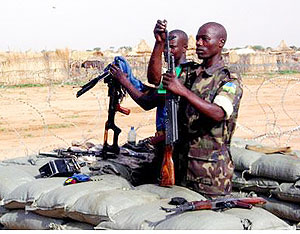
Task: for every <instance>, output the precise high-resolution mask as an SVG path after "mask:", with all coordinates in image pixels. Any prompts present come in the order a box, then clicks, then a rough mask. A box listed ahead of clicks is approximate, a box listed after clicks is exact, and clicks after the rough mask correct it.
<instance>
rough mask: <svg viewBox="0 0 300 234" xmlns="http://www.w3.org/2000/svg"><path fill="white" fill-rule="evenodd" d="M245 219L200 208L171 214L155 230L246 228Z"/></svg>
mask: <svg viewBox="0 0 300 234" xmlns="http://www.w3.org/2000/svg"><path fill="white" fill-rule="evenodd" d="M243 223H245V221H244V220H242V219H240V218H238V217H236V216H235V215H230V214H226V213H224V212H217V211H212V210H198V211H193V212H185V213H182V214H178V215H174V216H170V218H168V219H166V220H164V221H163V222H160V223H158V224H157V225H155V228H154V229H155V230H244V226H243Z"/></svg>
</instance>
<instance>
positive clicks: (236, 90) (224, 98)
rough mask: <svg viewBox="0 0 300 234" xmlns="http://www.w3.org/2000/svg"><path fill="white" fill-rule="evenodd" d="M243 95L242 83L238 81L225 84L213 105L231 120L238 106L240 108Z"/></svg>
mask: <svg viewBox="0 0 300 234" xmlns="http://www.w3.org/2000/svg"><path fill="white" fill-rule="evenodd" d="M242 95H243V89H242V87H241V84H240V82H239V81H238V80H237V79H236V80H232V81H229V82H227V83H225V84H224V85H223V86H222V87H221V88H220V89H219V92H218V93H217V95H216V97H215V99H214V100H213V103H214V104H216V105H218V106H219V107H221V108H222V109H223V110H224V113H225V118H226V119H229V118H230V116H231V114H232V113H233V111H234V107H235V106H236V105H238V106H239V104H240V100H241V98H242Z"/></svg>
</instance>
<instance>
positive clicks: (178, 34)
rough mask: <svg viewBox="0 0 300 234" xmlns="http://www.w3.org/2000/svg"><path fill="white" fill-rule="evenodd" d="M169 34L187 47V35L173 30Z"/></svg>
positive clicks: (178, 30)
mask: <svg viewBox="0 0 300 234" xmlns="http://www.w3.org/2000/svg"><path fill="white" fill-rule="evenodd" d="M170 34H176V35H177V36H178V37H179V39H180V40H182V42H183V44H184V45H188V43H189V38H188V35H187V34H186V33H185V32H184V31H182V30H180V29H175V30H172V31H170Z"/></svg>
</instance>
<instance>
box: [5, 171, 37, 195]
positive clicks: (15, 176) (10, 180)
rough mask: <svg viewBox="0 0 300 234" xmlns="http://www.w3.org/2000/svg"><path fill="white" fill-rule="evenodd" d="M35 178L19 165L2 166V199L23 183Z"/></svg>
mask: <svg viewBox="0 0 300 234" xmlns="http://www.w3.org/2000/svg"><path fill="white" fill-rule="evenodd" d="M33 180H35V178H34V177H33V176H32V175H30V174H29V173H27V172H26V171H24V170H22V169H21V168H20V167H18V166H0V200H2V199H3V198H4V197H5V196H7V195H8V194H9V193H10V192H11V191H13V190H14V189H15V188H17V187H18V186H20V185H21V184H24V183H27V182H29V181H33Z"/></svg>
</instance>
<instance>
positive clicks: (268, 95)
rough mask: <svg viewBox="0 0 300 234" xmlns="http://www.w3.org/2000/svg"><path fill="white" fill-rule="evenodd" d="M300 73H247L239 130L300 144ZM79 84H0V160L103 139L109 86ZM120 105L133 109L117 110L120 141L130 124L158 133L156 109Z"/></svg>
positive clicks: (268, 140) (141, 134)
mask: <svg viewBox="0 0 300 234" xmlns="http://www.w3.org/2000/svg"><path fill="white" fill-rule="evenodd" d="M299 78H300V77H299V75H298V77H297V76H296V75H292V76H291V75H290V76H280V77H279V76H273V77H271V78H270V77H268V79H265V78H262V77H261V76H258V77H255V78H253V77H251V78H244V79H243V84H244V95H243V98H242V103H241V107H240V112H239V119H238V127H237V129H236V132H235V136H236V137H243V138H248V139H256V140H257V141H258V142H262V143H264V144H267V145H272V146H286V145H288V146H291V147H292V148H293V149H300V141H299V130H298V126H299V122H300V118H299V117H300V116H299V114H300V95H299V91H298V90H300V89H299V88H300V87H299V86H300V84H299ZM78 90H79V87H72V86H59V85H56V86H50V87H32V88H2V89H0V106H1V112H0V160H3V159H7V158H13V157H21V156H24V155H31V154H36V153H38V152H39V151H50V150H52V149H54V148H58V147H67V146H70V145H71V143H72V141H79V142H84V141H90V142H93V143H95V144H102V143H103V134H104V131H103V129H104V123H105V121H106V118H107V106H108V99H107V87H106V86H105V85H104V84H98V85H97V86H96V87H95V88H93V89H92V90H91V91H89V92H87V93H85V94H84V95H83V96H81V97H80V98H78V99H77V98H76V96H75V95H76V92H77V91H78ZM122 105H123V106H124V107H127V108H129V109H130V110H131V113H130V115H129V116H126V115H123V114H120V113H119V114H117V115H116V124H117V126H119V127H120V128H121V129H122V132H121V134H120V137H119V144H122V143H124V142H125V141H126V139H127V133H128V131H129V129H130V126H134V127H135V128H136V130H137V140H139V139H143V138H145V137H148V136H151V135H153V134H154V132H155V110H151V111H148V112H145V111H143V110H142V109H141V108H140V107H138V106H137V105H136V104H135V103H134V102H133V101H132V99H131V98H130V97H127V98H126V99H125V100H124V101H123V103H122ZM111 138H112V134H110V136H109V139H111Z"/></svg>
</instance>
